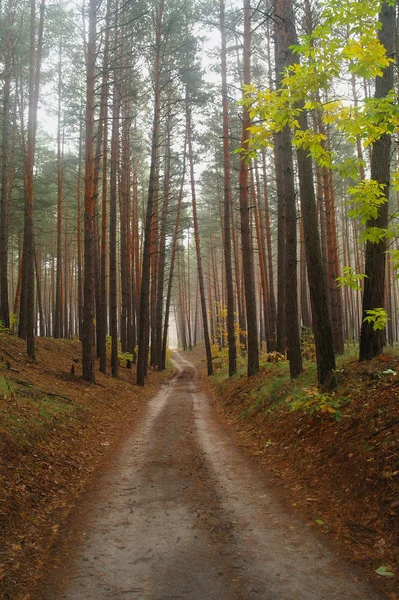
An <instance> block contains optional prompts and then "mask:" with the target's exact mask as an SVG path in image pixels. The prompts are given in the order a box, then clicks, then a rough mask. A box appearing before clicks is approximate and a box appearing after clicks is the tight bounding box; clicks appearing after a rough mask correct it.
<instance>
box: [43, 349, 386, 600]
mask: <svg viewBox="0 0 399 600" xmlns="http://www.w3.org/2000/svg"><path fill="white" fill-rule="evenodd" d="M174 361H175V366H176V369H177V371H178V373H177V376H176V377H175V378H174V379H173V380H172V381H171V382H170V383H168V384H167V385H164V386H163V388H162V390H161V392H160V393H159V394H158V395H157V396H156V397H154V398H153V399H152V400H151V401H150V403H149V404H148V406H147V409H146V412H145V413H144V414H143V416H142V418H141V420H140V421H139V422H138V423H137V426H136V428H135V430H134V431H133V432H132V434H131V436H130V438H129V439H127V441H126V442H125V444H124V446H123V448H122V451H121V453H120V454H119V456H118V457H116V458H115V460H114V464H113V465H112V468H111V469H109V471H108V472H107V473H106V474H105V475H104V476H102V477H101V478H100V479H99V481H98V486H99V489H98V490H97V491H96V493H95V494H94V497H93V499H92V503H91V505H90V510H89V511H88V513H87V520H86V521H85V524H84V531H83V532H82V536H83V537H84V540H85V541H84V542H83V543H82V545H81V547H80V548H78V549H77V550H76V557H75V561H74V565H73V568H72V569H70V568H69V567H68V571H67V572H65V569H64V571H63V572H60V573H61V574H59V576H58V579H57V577H56V578H55V581H56V582H58V584H59V583H60V582H62V586H60V585H55V584H54V588H53V590H52V591H50V592H47V593H46V596H45V597H44V596H43V597H42V599H41V600H61V599H63V600H108V599H112V598H121V599H124V600H141V599H142V600H172V599H173V600H177V599H181V600H378V599H379V598H381V597H380V596H379V595H378V593H377V592H375V591H373V590H372V588H370V587H368V584H366V583H364V582H362V581H361V576H360V575H359V573H355V572H353V571H352V570H351V567H349V566H348V565H347V564H344V563H342V562H341V560H340V559H339V558H337V557H335V556H334V555H333V554H332V553H331V551H330V550H329V549H327V548H326V547H324V546H323V545H322V544H321V543H320V542H319V541H318V540H317V539H316V538H315V537H314V536H313V534H312V532H311V531H310V530H309V528H308V527H306V526H305V525H304V524H303V523H302V522H300V521H299V520H298V519H297V518H296V517H294V516H293V515H292V514H289V513H288V512H287V509H286V508H284V506H283V505H282V504H281V502H280V501H279V500H278V499H277V498H276V497H274V495H273V489H271V488H270V486H269V485H268V481H267V478H266V476H265V475H264V474H262V472H261V471H259V470H258V468H257V466H255V465H253V464H252V462H251V460H250V459H249V458H248V457H245V456H243V455H242V454H241V453H240V452H239V451H238V450H237V449H236V448H235V447H234V445H233V443H232V441H231V440H230V438H229V436H228V434H227V433H226V432H224V430H223V429H222V428H221V426H220V425H219V424H218V422H217V421H216V418H215V417H214V416H213V414H212V409H211V407H210V405H209V402H208V399H207V397H206V396H205V395H204V394H203V393H202V392H201V391H200V389H199V386H198V383H197V382H196V380H195V375H196V371H195V368H194V367H193V365H191V364H190V363H189V362H187V361H185V360H184V359H183V358H182V357H181V356H179V354H177V353H176V354H175V357H174ZM61 571H62V569H61Z"/></svg>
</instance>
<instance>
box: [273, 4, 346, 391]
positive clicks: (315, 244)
mask: <svg viewBox="0 0 399 600" xmlns="http://www.w3.org/2000/svg"><path fill="white" fill-rule="evenodd" d="M280 7H281V10H282V12H281V15H282V17H283V18H281V19H280V20H279V23H280V26H281V27H283V28H284V29H285V33H284V39H285V40H286V44H287V49H286V51H287V52H289V47H290V46H292V45H294V44H296V43H297V36H296V31H295V19H294V11H293V4H292V0H281V2H280ZM291 60H292V62H293V63H297V62H298V58H297V56H296V55H294V56H293V57H292V59H291ZM302 108H303V107H302ZM298 122H299V125H300V128H301V129H302V131H306V130H307V129H308V119H307V113H306V111H305V110H302V111H301V112H300V114H299V116H298ZM297 160H298V178H299V189H300V196H301V208H302V218H303V230H304V240H305V250H306V261H307V267H308V278H309V291H310V301H311V306H312V321H313V332H314V337H315V345H316V357H317V376H318V380H319V383H320V384H322V385H324V386H325V387H335V386H336V378H335V374H334V370H335V356H334V345H333V337H332V330H331V324H330V318H329V314H328V304H327V293H326V286H325V280H324V275H323V271H324V269H323V262H322V257H321V249H320V238H319V231H318V226H317V214H316V198H315V192H314V185H313V166H312V159H311V157H310V156H309V152H308V150H304V149H303V148H299V149H298V150H297Z"/></svg>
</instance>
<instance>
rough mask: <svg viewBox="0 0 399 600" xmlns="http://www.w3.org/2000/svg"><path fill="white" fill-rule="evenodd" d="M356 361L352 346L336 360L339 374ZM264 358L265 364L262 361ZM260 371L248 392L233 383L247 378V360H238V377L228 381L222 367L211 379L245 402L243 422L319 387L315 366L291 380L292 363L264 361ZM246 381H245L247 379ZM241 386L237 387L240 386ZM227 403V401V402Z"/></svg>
mask: <svg viewBox="0 0 399 600" xmlns="http://www.w3.org/2000/svg"><path fill="white" fill-rule="evenodd" d="M356 357H357V347H354V346H349V347H348V348H347V350H346V352H345V354H344V355H343V356H340V357H337V370H339V369H342V368H343V367H344V365H345V363H346V362H348V361H351V360H353V359H355V358H356ZM262 358H263V360H262ZM261 365H262V367H261V371H260V373H259V375H256V376H255V377H254V378H253V379H251V382H250V383H249V381H248V380H246V381H248V386H247V387H245V389H242V388H241V389H237V390H236V388H235V386H234V382H237V381H238V380H242V379H243V378H245V377H246V373H247V365H246V360H245V358H244V357H242V356H240V357H239V359H238V365H237V367H238V368H237V373H236V374H235V375H234V376H233V377H231V378H229V376H228V366H227V365H223V366H222V367H221V368H220V369H219V370H218V371H217V372H216V373H215V374H214V375H213V376H212V377H211V382H212V384H213V385H214V386H215V387H216V388H218V389H219V391H220V394H221V395H223V392H224V391H227V390H229V396H231V395H233V394H235V393H236V395H238V396H239V397H240V399H241V400H242V401H243V407H242V410H241V414H240V416H241V418H242V419H244V420H245V419H248V418H250V417H251V416H252V415H253V414H255V413H256V412H258V411H268V412H271V413H272V412H274V411H275V410H276V409H277V408H278V407H279V406H281V404H282V403H283V402H284V401H285V400H286V398H287V397H288V396H296V395H300V394H301V392H302V390H303V389H305V388H308V387H311V386H313V387H315V386H317V367H316V363H315V362H311V361H306V360H305V361H304V363H303V367H304V371H303V373H302V374H301V375H300V376H299V377H297V378H296V379H294V380H292V379H291V377H290V372H289V362H288V361H286V360H284V361H279V362H277V363H268V362H266V359H265V356H263V357H261ZM244 381H245V379H244ZM237 385H238V384H237ZM227 401H228V400H227Z"/></svg>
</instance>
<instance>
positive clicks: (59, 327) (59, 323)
mask: <svg viewBox="0 0 399 600" xmlns="http://www.w3.org/2000/svg"><path fill="white" fill-rule="evenodd" d="M61 97H62V45H61V44H60V46H59V57H58V125H57V276H56V284H55V315H54V337H55V338H60V337H63V330H64V326H63V304H62V284H63V282H62V152H61Z"/></svg>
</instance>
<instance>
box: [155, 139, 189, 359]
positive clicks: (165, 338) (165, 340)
mask: <svg viewBox="0 0 399 600" xmlns="http://www.w3.org/2000/svg"><path fill="white" fill-rule="evenodd" d="M186 146H187V137H186V139H185V140H184V151H183V167H182V176H181V184H180V190H179V195H178V197H177V207H176V221H175V229H174V232H173V242H172V255H171V258H170V270H169V281H168V288H167V293H166V306H165V321H164V326H163V339H162V366H161V368H162V369H165V368H166V348H167V343H168V326H169V313H170V302H171V298H172V284H173V274H174V268H175V259H176V251H177V242H178V238H179V228H180V213H181V203H182V199H183V191H184V178H185V174H186ZM194 343H195V342H194Z"/></svg>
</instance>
